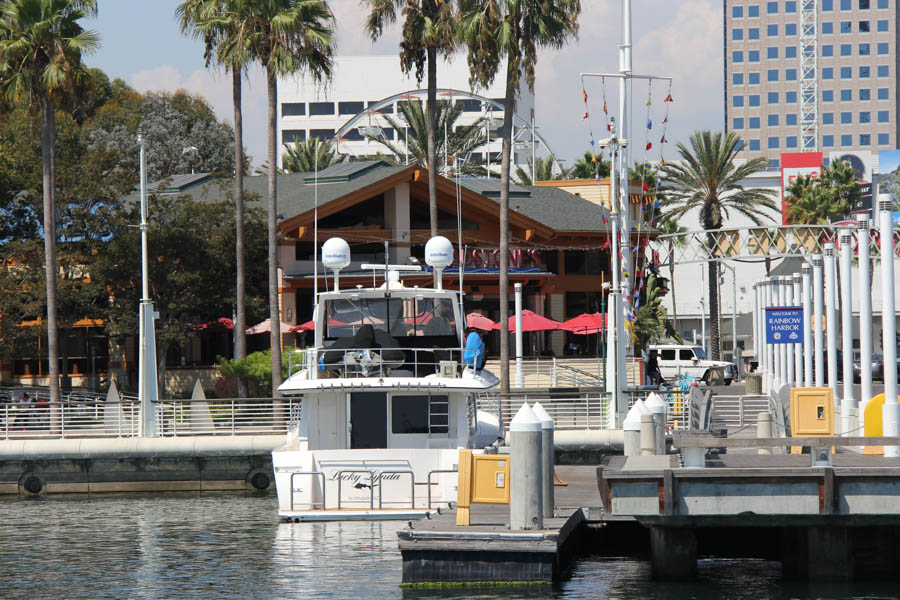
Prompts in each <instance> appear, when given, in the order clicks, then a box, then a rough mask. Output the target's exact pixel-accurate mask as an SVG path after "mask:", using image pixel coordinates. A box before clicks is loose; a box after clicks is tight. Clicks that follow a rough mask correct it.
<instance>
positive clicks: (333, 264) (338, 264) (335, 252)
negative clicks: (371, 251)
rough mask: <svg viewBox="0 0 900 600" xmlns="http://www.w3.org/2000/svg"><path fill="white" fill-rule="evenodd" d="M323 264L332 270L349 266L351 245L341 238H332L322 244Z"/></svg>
mask: <svg viewBox="0 0 900 600" xmlns="http://www.w3.org/2000/svg"><path fill="white" fill-rule="evenodd" d="M322 264H323V265H325V268H326V269H331V270H332V271H339V270H341V269H343V268H345V267H347V266H348V265H349V264H350V245H349V244H348V243H347V242H345V241H344V240H342V239H341V238H331V239H330V240H328V241H327V242H325V243H324V244H322Z"/></svg>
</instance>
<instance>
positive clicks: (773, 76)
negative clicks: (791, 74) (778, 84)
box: [766, 69, 778, 81]
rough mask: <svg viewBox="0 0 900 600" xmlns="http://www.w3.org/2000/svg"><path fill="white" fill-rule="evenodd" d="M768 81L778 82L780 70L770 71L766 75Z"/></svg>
mask: <svg viewBox="0 0 900 600" xmlns="http://www.w3.org/2000/svg"><path fill="white" fill-rule="evenodd" d="M766 81H778V69H769V70H768V72H767V73H766Z"/></svg>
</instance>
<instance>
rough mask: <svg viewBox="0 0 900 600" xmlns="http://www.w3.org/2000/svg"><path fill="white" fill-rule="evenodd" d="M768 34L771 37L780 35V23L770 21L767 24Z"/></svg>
mask: <svg viewBox="0 0 900 600" xmlns="http://www.w3.org/2000/svg"><path fill="white" fill-rule="evenodd" d="M766 35H767V36H769V37H777V36H778V25H776V24H775V23H770V24H768V25H766Z"/></svg>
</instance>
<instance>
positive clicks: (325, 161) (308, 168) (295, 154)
mask: <svg viewBox="0 0 900 600" xmlns="http://www.w3.org/2000/svg"><path fill="white" fill-rule="evenodd" d="M341 160H342V157H341V156H340V155H339V154H338V153H337V151H336V150H335V147H334V145H333V144H332V143H331V142H326V141H323V140H320V139H319V138H317V137H309V138H306V141H303V142H297V143H294V144H289V145H286V146H285V147H284V154H282V155H281V166H282V168H283V169H284V172H285V173H312V172H313V171H314V170H315V169H316V167H318V168H319V170H320V171H321V170H322V169H325V168H327V167H330V166H331V165H333V164H335V163H339V162H341Z"/></svg>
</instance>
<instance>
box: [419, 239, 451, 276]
mask: <svg viewBox="0 0 900 600" xmlns="http://www.w3.org/2000/svg"><path fill="white" fill-rule="evenodd" d="M425 263H426V264H427V265H428V266H430V267H434V268H435V269H444V268H446V267H449V266H450V265H452V264H453V244H451V243H450V240H448V239H447V238H445V237H444V236H442V235H437V236H435V237H433V238H431V239H430V240H428V243H427V244H425Z"/></svg>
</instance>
